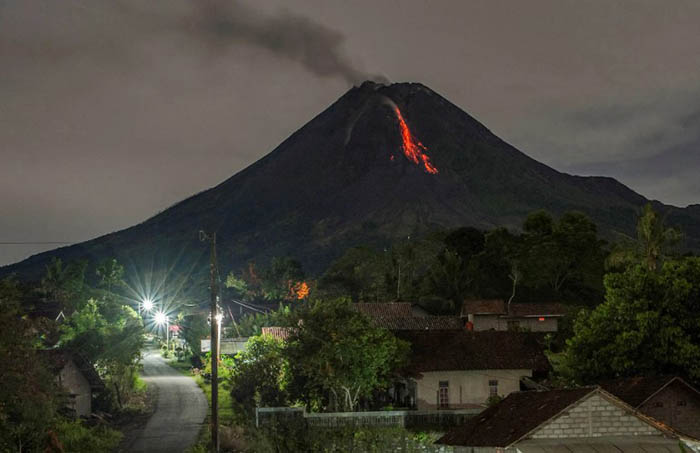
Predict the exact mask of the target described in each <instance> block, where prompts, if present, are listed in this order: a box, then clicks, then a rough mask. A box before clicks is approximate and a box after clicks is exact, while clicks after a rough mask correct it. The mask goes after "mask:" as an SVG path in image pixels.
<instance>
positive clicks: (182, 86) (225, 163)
mask: <svg viewBox="0 0 700 453" xmlns="http://www.w3.org/2000/svg"><path fill="white" fill-rule="evenodd" d="M698 24H700V2H698V1H695V0H692V1H687V2H686V1H675V0H669V1H656V0H655V1H645V0H627V1H614V0H600V1H581V0H546V1H545V0H541V1H535V0H530V1H528V2H516V1H512V0H509V1H495V0H484V1H471V0H469V1H466V0H454V1H427V0H393V1H390V0H382V1H378V0H353V1H347V0H333V1H331V0H304V1H289V0H286V1H283V0H279V1H278V0H265V1H263V0H256V1H255V2H252V1H251V2H243V3H235V4H234V3H231V2H228V1H215V0H210V1H204V0H196V1H195V0H147V1H146V0H82V1H81V0H61V1H55V0H0V157H1V158H2V159H1V160H0V242H36V241H39V242H43V241H67V242H79V241H83V240H87V239H90V238H93V237H96V236H99V235H102V234H105V233H109V232H112V231H115V230H118V229H121V228H125V227H128V226H131V225H133V224H135V223H138V222H141V221H143V220H145V219H146V218H148V217H150V216H152V215H154V214H156V213H157V212H159V211H162V210H163V209H165V208H167V207H168V206H170V205H172V204H173V203H175V202H177V201H179V200H181V199H183V198H186V197H187V196H189V195H192V194H194V193H197V192H200V191H202V190H204V189H207V188H209V187H211V186H213V185H216V184H218V183H219V182H221V181H222V180H224V179H226V178H228V177H229V176H231V175H233V174H234V173H236V172H238V171H239V170H241V169H243V168H245V167H246V166H247V165H249V164H251V163H253V162H255V161H256V160H257V159H259V158H260V157H262V156H263V155H265V154H266V153H268V152H269V151H271V150H272V149H273V148H274V147H275V146H276V145H277V144H279V143H280V142H281V141H282V140H284V139H285V138H286V137H287V136H289V135H290V134H291V133H292V132H294V131H295V130H296V129H297V128H299V127H300V126H302V125H303V124H304V123H306V122H307V121H308V120H309V119H311V118H312V117H313V116H315V115H316V114H317V113H319V112H320V111H321V110H323V109H324V108H326V107H327V106H328V105H329V104H330V103H332V102H333V101H335V100H336V99H337V98H338V97H339V96H340V95H342V94H343V93H344V92H345V91H346V90H347V89H348V88H349V87H350V86H351V85H352V84H353V83H358V82H361V81H362V80H363V79H365V78H372V79H375V80H382V79H388V80H391V81H411V82H421V83H424V84H425V85H427V86H429V87H431V88H432V89H434V90H435V91H437V92H438V93H440V94H442V95H443V96H445V97H446V98H448V99H449V100H451V101H452V102H454V103H455V104H457V105H458V106H460V107H461V108H462V109H464V110H466V111H467V112H469V113H470V114H472V115H473V116H475V117H476V118H477V119H478V120H480V121H481V122H482V123H484V124H485V125H486V126H487V127H488V128H489V129H491V130H492V131H493V132H494V133H495V134H496V135H498V136H500V137H501V138H503V139H504V140H506V141H508V142H510V143H511V144H513V145H514V146H516V147H517V148H519V149H520V150H521V151H523V152H525V153H526V154H528V155H530V156H531V157H533V158H535V159H537V160H539V161H541V162H544V163H546V164H548V165H551V166H553V167H554V168H556V169H558V170H560V171H565V172H568V173H575V174H583V175H590V174H597V175H607V176H613V177H615V178H617V179H618V180H620V181H622V182H623V183H625V184H627V185H628V186H629V187H631V188H632V189H634V190H636V191H637V192H639V193H641V194H643V195H645V196H646V197H648V198H652V199H658V200H660V201H662V202H665V203H669V204H673V205H677V206H685V205H687V204H691V203H698V202H700V178H699V177H698V169H699V168H700V26H699V25H698ZM54 247H55V246H54V245H0V265H2V264H8V263H11V262H14V261H17V260H20V259H23V258H25V257H27V256H28V255H30V254H33V253H37V252H39V251H42V250H47V249H50V248H54Z"/></svg>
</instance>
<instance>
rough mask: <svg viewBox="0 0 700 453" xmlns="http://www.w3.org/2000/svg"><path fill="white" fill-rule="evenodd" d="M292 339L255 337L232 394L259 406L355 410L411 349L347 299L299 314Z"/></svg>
mask: <svg viewBox="0 0 700 453" xmlns="http://www.w3.org/2000/svg"><path fill="white" fill-rule="evenodd" d="M291 318H292V319H294V320H296V321H295V322H294V323H293V325H294V327H293V328H292V329H291V335H290V338H289V339H288V340H287V341H285V342H281V341H280V340H277V339H275V338H272V337H270V336H267V335H263V336H259V337H253V338H251V339H250V340H249V342H248V345H247V347H246V350H245V351H244V352H242V353H239V354H238V355H237V356H236V358H235V361H234V366H233V369H232V372H231V377H230V386H231V389H232V396H233V399H234V401H236V402H237V403H238V404H239V405H240V406H242V407H243V408H244V409H245V410H246V411H250V410H252V408H253V407H254V406H255V405H263V406H280V405H285V404H291V403H294V402H297V401H299V402H302V403H304V404H305V405H307V406H308V407H311V408H313V409H315V410H345V411H352V410H355V409H356V408H357V407H358V403H359V402H360V400H361V399H368V398H371V396H372V394H373V393H374V392H375V391H377V390H379V389H382V388H386V387H387V386H388V385H389V384H390V380H391V378H392V377H393V373H394V372H395V371H396V370H397V369H398V368H399V367H400V366H401V365H402V364H403V363H404V362H405V360H406V357H407V353H408V345H407V344H406V343H405V342H403V341H400V340H398V339H397V338H395V337H394V336H393V335H392V334H391V333H390V332H389V331H387V330H386V329H380V328H376V327H373V326H372V325H371V323H370V322H368V320H367V319H366V318H365V317H364V316H363V315H362V314H360V313H359V312H357V311H356V310H353V309H352V307H351V306H350V304H349V302H348V301H347V300H342V299H341V300H324V301H320V300H316V301H313V302H310V303H308V304H306V305H304V306H303V307H300V308H298V309H297V310H295V311H294V312H293V313H292V315H291Z"/></svg>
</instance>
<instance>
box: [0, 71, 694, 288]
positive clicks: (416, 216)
mask: <svg viewBox="0 0 700 453" xmlns="http://www.w3.org/2000/svg"><path fill="white" fill-rule="evenodd" d="M646 202H647V199H646V198H644V197H643V196H641V195H639V194H637V193H635V192H633V191H632V190H630V189H629V188H627V187H626V186H624V185H622V184H621V183H619V182H617V181H616V180H614V179H612V178H602V177H579V176H572V175H568V174H564V173H560V172H558V171H556V170H554V169H552V168H550V167H548V166H546V165H543V164H541V163H539V162H537V161H535V160H533V159H531V158H529V157H528V156H526V155H525V154H523V153H522V152H520V151H518V150H517V149H515V148H514V147H512V146H511V145H509V144H507V143H505V142H504V141H502V140H501V139H499V138H498V137H496V136H495V135H494V134H492V133H491V132H490V131H489V130H488V129H487V128H486V127H484V126H483V125H482V124H481V123H479V122H478V121H476V120H475V119H474V118H472V117H471V116H470V115H469V114H467V113H465V112H464V111H462V110H461V109H460V108H458V107H457V106H455V105H453V104H451V103H450V102H449V101H447V100H446V99H444V98H443V97H441V96H440V95H438V94H437V93H435V92H434V91H432V90H430V89H429V88H427V87H425V86H423V85H421V84H417V83H397V84H392V85H380V84H375V83H371V82H365V83H364V84H362V86H360V87H355V88H352V89H351V90H349V91H348V92H347V93H345V94H344V95H343V96H342V97H341V98H340V99H338V100H337V101H336V102H335V103H334V104H333V105H331V106H330V107H328V108H327V109H326V110H325V111H323V112H322V113H321V114H319V115H318V116H316V117H315V118H314V119H313V120H311V121H310V122H308V123H307V124H306V125H304V126H303V127H302V128H301V129H299V130H298V131H296V132H295V133H294V134H292V135H291V136H290V137H289V138H287V139H286V140H285V141H284V142H283V143H281V144H280V145H279V146H278V147H277V148H276V149H275V150H273V151H272V152H271V153H269V154H268V155H266V156H265V157H263V158H262V159H260V160H259V161H257V162H255V163H254V164H252V165H250V166H249V167H247V168H246V169H244V170H242V171H240V172H239V173H237V174H235V175H234V176H232V177H231V178H229V179H228V180H226V181H224V182H223V183H221V184H219V185H218V186H216V187H214V188H212V189H209V190H207V191H205V192H202V193H200V194H197V195H195V196H192V197H190V198H188V199H186V200H184V201H182V202H180V203H178V204H176V205H174V206H173V207H171V208H169V209H167V210H165V211H163V212H161V213H160V214H158V215H156V216H154V217H152V218H151V219H149V220H147V221H145V222H143V223H141V224H139V225H136V226H134V227H131V228H128V229H126V230H123V231H119V232H115V233H111V234H108V235H105V236H102V237H99V238H97V239H93V240H91V241H87V242H84V243H81V244H77V245H73V246H70V247H65V248H61V249H57V250H53V251H50V252H46V253H42V254H39V255H35V256H32V257H30V258H28V259H26V260H24V261H22V262H20V263H17V264H14V265H11V266H6V267H5V268H2V269H0V273H1V274H7V273H9V272H17V273H18V274H19V275H20V276H21V277H23V278H36V277H38V276H39V275H40V274H41V273H42V272H43V269H44V265H45V264H47V263H48V262H49V260H50V259H51V258H52V257H54V256H57V257H60V258H62V259H63V260H64V261H65V260H72V259H79V258H87V259H89V260H90V261H91V262H97V261H100V260H102V259H104V258H109V257H116V258H117V259H118V260H119V261H121V262H123V263H125V264H127V266H129V265H132V264H133V265H137V266H140V265H144V266H167V267H168V268H173V267H174V268H178V269H182V270H190V269H197V268H199V267H200V266H201V269H204V268H205V265H206V259H207V256H208V255H207V250H206V247H204V246H203V244H201V243H200V242H199V241H198V231H199V230H201V229H204V230H208V231H216V232H217V235H218V238H217V239H218V245H219V249H218V253H219V259H220V262H221V268H222V271H227V270H228V269H230V268H235V267H239V266H243V265H244V264H245V263H246V262H248V261H249V260H255V261H257V262H265V261H267V260H268V259H269V258H271V257H273V256H285V255H289V256H292V257H295V258H297V259H299V260H300V261H301V262H302V263H303V265H304V267H305V268H307V269H309V270H311V271H319V270H322V269H324V268H325V266H326V265H327V264H328V263H329V262H330V261H331V260H332V259H334V258H336V257H337V256H338V255H339V254H340V253H342V252H343V251H344V249H345V248H347V247H349V246H352V245H357V244H369V245H377V246H379V245H382V244H385V243H387V242H388V241H390V240H392V239H395V238H398V237H405V236H407V235H416V234H420V233H421V232H426V231H429V230H433V229H438V228H451V227H457V226H467V225H469V226H474V227H477V228H484V229H490V228H493V227H496V226H504V227H509V228H517V227H519V226H520V225H521V223H522V220H523V219H524V217H525V216H526V215H527V214H528V213H530V212H532V211H534V210H537V209H546V210H548V211H550V212H552V213H554V214H561V213H562V212H564V211H568V210H578V211H581V212H584V213H586V214H588V215H589V216H590V217H591V218H593V219H594V221H595V222H596V223H597V224H598V226H599V228H600V231H601V233H602V235H603V236H605V237H608V238H614V237H615V236H616V235H617V234H629V235H631V234H633V233H634V226H635V222H636V218H637V214H638V212H639V209H640V207H641V206H642V205H643V204H644V203H646ZM655 208H656V209H658V210H661V211H663V212H667V213H668V218H667V222H668V223H669V224H670V225H676V226H678V227H680V228H681V229H682V230H683V231H684V233H685V235H686V246H687V247H688V248H690V249H694V250H698V249H700V205H693V206H691V207H688V208H685V209H681V208H676V207H671V206H665V205H662V204H661V203H655Z"/></svg>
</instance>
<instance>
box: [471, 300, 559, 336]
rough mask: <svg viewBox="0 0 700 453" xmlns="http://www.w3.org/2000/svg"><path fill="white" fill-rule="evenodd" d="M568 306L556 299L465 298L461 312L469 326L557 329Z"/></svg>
mask: <svg viewBox="0 0 700 453" xmlns="http://www.w3.org/2000/svg"><path fill="white" fill-rule="evenodd" d="M565 315H566V307H564V306H563V305H561V304H557V303H515V302H513V303H511V304H510V305H509V304H508V303H507V302H506V301H504V300H503V299H475V300H465V301H464V303H463V304H462V310H461V314H460V316H461V317H462V319H464V320H465V323H467V325H468V326H469V328H470V329H473V330H475V331H481V330H500V331H504V330H527V331H530V332H556V331H557V330H558V329H559V319H561V318H562V317H564V316H565Z"/></svg>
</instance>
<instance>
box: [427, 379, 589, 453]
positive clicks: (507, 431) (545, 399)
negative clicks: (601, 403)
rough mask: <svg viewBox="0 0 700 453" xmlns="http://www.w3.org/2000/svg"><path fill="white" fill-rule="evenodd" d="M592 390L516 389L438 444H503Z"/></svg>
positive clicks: (511, 441) (452, 431)
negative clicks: (538, 390) (527, 390)
mask: <svg viewBox="0 0 700 453" xmlns="http://www.w3.org/2000/svg"><path fill="white" fill-rule="evenodd" d="M593 391H595V388H593V387H585V388H578V389H566V390H549V391H546V392H515V393H511V394H510V395H508V396H507V397H506V398H505V399H504V400H503V401H501V402H500V403H498V404H496V405H495V406H491V407H490V408H488V409H486V410H485V411H484V412H482V413H481V414H479V415H477V416H476V417H474V418H472V419H469V420H468V421H467V422H466V423H465V424H464V425H462V426H459V427H456V428H454V429H452V430H450V431H449V432H448V433H447V434H445V435H444V436H442V437H441V438H440V439H438V441H437V443H439V444H445V445H455V446H469V447H506V446H508V445H510V444H512V443H513V442H515V441H517V440H518V439H520V438H521V437H523V436H524V435H526V434H527V433H529V432H530V431H532V430H533V429H535V428H537V427H538V426H540V425H541V424H543V423H544V422H546V421H547V420H549V419H550V418H552V417H554V416H555V415H557V414H559V413H560V412H561V411H563V410H564V409H566V408H567V407H569V406H570V405H572V404H574V403H575V402H577V401H578V400H580V399H581V398H583V397H584V396H586V395H588V394H589V393H591V392H593Z"/></svg>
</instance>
